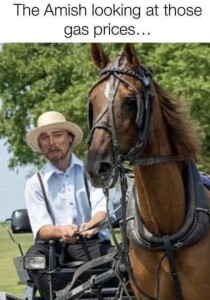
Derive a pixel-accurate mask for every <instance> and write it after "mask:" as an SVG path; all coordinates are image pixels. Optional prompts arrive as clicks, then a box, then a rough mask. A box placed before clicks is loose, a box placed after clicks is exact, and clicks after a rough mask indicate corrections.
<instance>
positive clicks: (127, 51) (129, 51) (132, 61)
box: [124, 43, 140, 69]
mask: <svg viewBox="0 0 210 300" xmlns="http://www.w3.org/2000/svg"><path fill="white" fill-rule="evenodd" d="M124 55H125V56H126V58H127V61H128V63H129V65H130V66H131V67H132V68H133V69H137V68H138V67H139V65H140V64H139V60H138V58H137V55H136V50H135V48H134V45H133V44H128V43H127V44H125V45H124Z"/></svg>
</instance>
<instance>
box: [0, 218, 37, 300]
mask: <svg viewBox="0 0 210 300" xmlns="http://www.w3.org/2000/svg"><path fill="white" fill-rule="evenodd" d="M0 236H1V243H0V292H1V291H4V292H8V293H10V294H14V295H16V296H21V295H22V294H23V291H24V286H23V285H18V284H17V282H18V276H17V274H16V270H15V266H14V264H13V257H16V256H19V255H20V251H19V249H18V247H17V246H16V245H15V244H14V243H13V242H12V241H11V239H10V237H9V235H8V233H7V231H6V228H5V227H4V224H2V223H1V224H0ZM15 238H16V239H17V241H18V242H19V243H20V244H21V246H22V248H23V250H24V252H25V251H26V250H27V249H28V248H29V246H30V245H31V244H32V243H33V238H32V235H31V234H19V235H15Z"/></svg>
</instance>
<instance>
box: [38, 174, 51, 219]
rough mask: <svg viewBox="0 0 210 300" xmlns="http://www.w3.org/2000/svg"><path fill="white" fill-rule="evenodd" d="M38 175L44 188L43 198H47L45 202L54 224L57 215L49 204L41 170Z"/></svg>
mask: <svg viewBox="0 0 210 300" xmlns="http://www.w3.org/2000/svg"><path fill="white" fill-rule="evenodd" d="M37 177H38V179H39V182H40V186H41V189H42V194H43V198H44V200H45V204H46V207H47V211H48V213H49V215H50V217H51V219H52V221H53V224H54V225H55V217H54V214H53V212H52V209H51V207H50V204H49V201H48V198H47V195H46V191H45V188H44V183H43V180H42V176H41V174H40V173H39V172H37Z"/></svg>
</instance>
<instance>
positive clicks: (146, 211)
mask: <svg viewBox="0 0 210 300" xmlns="http://www.w3.org/2000/svg"><path fill="white" fill-rule="evenodd" d="M181 169H182V168H181V166H180V165H178V164H177V163H171V164H162V165H154V166H147V167H142V166H141V167H139V166H138V167H137V166H136V167H134V177H135V184H136V190H137V195H138V199H139V200H138V201H139V208H140V214H141V217H142V219H143V220H144V223H145V226H146V228H147V229H148V230H149V231H150V232H152V233H153V234H157V235H162V234H170V233H172V232H174V231H176V230H178V229H179V228H180V227H181V225H182V223H183V220H184V216H185V209H186V206H185V191H184V185H183V180H182V175H181V173H182V172H181Z"/></svg>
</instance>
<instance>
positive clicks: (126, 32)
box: [0, 0, 210, 43]
mask: <svg viewBox="0 0 210 300" xmlns="http://www.w3.org/2000/svg"><path fill="white" fill-rule="evenodd" d="M208 28H210V1H209V0H199V1H198V0H197V1H195V0H185V1H183V0H182V1H181V0H156V1H153V0H130V1H125V0H114V1H111V0H107V1H102V0H70V1H66V0H49V1H46V0H26V1H25V2H22V1H19V0H1V1H0V43H11V42H64V43H66V42H67V43H68V42H70V43H86V42H87V43H88V42H110V43H113V42H115V43H117V42H134V43H147V42H210V34H207V29H208Z"/></svg>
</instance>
